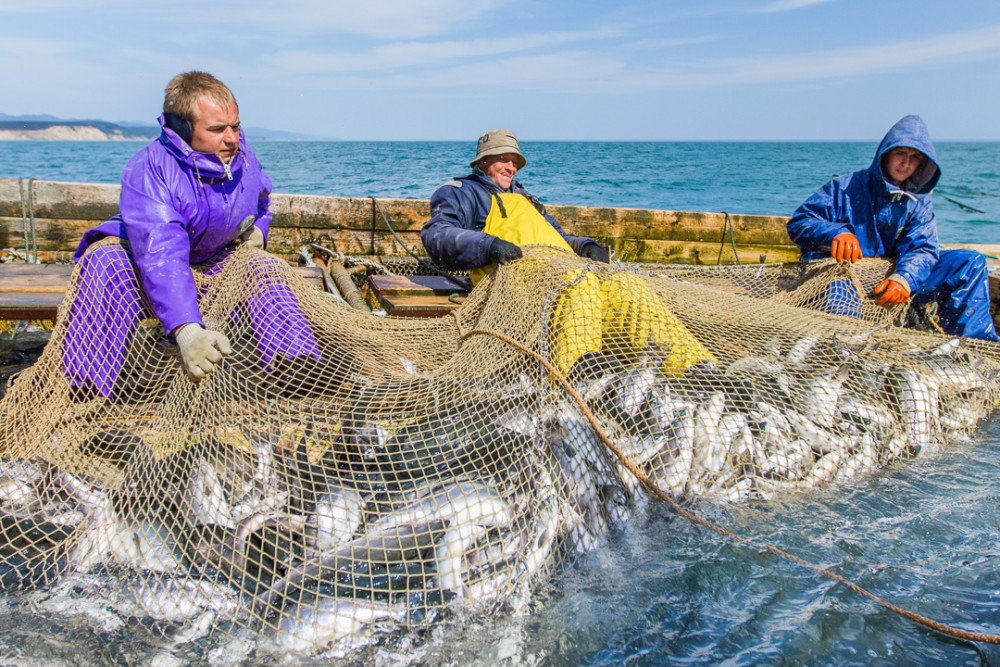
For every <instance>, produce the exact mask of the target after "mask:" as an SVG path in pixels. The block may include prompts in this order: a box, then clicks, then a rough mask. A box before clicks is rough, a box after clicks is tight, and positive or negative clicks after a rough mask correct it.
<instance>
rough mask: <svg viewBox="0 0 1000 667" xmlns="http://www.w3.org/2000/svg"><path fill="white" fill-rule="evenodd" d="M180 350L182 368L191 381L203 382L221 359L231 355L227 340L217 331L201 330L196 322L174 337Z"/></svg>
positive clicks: (181, 329)
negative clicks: (182, 361)
mask: <svg viewBox="0 0 1000 667" xmlns="http://www.w3.org/2000/svg"><path fill="white" fill-rule="evenodd" d="M175 338H176V339H177V347H179V348H180V350H181V358H182V359H183V360H184V368H185V369H186V370H187V373H188V375H189V376H190V377H191V379H192V380H195V381H198V380H203V379H204V378H205V377H206V376H207V375H208V374H209V373H211V372H212V371H213V370H215V365H216V364H217V363H219V362H220V361H222V357H225V356H228V355H230V354H232V352H233V348H232V347H230V345H229V339H228V338H226V337H225V336H223V335H222V334H221V333H219V332H218V331H209V330H207V329H204V328H202V326H201V325H200V324H198V323H197V322H189V323H188V324H185V325H184V326H182V327H181V328H180V330H179V331H178V332H177V335H176V336H175Z"/></svg>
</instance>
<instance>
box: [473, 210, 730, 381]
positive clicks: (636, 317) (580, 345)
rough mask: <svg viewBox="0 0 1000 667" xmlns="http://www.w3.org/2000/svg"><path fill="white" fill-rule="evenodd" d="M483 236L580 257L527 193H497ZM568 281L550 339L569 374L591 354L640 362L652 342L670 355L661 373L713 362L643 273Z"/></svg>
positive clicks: (555, 359) (583, 274)
mask: <svg viewBox="0 0 1000 667" xmlns="http://www.w3.org/2000/svg"><path fill="white" fill-rule="evenodd" d="M497 198H499V199H500V204H502V206H501V205H498V203H497V201H496V200H497ZM504 213H506V215H504ZM483 231H484V232H485V233H487V234H490V235H492V236H496V237H499V238H501V239H503V240H504V241H509V242H511V243H513V244H515V245H517V246H526V245H545V246H551V248H552V252H560V251H565V252H569V253H571V254H574V255H575V253H573V249H572V248H571V247H570V245H569V244H568V243H567V242H566V240H565V239H564V238H563V237H562V236H561V235H560V234H559V232H557V231H556V230H555V228H554V227H553V226H552V225H551V224H549V221H548V220H546V219H545V217H544V216H542V214H541V213H539V212H538V210H537V209H536V208H535V207H534V205H533V204H532V203H531V201H530V200H528V198H527V197H525V196H524V195H521V194H516V193H512V192H504V193H500V194H499V195H496V194H495V195H493V205H492V206H491V207H490V213H489V215H488V216H487V217H486V225H485V226H484V227H483ZM522 264H524V263H523V262H522ZM495 268H496V263H495V262H494V263H492V264H489V265H487V266H485V267H480V268H478V269H475V270H474V271H473V272H472V276H471V277H472V282H473V284H476V283H478V282H479V280H480V279H481V278H482V277H483V276H484V275H486V273H487V272H489V271H493V270H495ZM525 268H528V267H525ZM565 281H566V282H567V283H568V286H567V287H566V288H564V289H563V290H562V291H561V292H560V294H559V296H558V297H557V301H556V303H555V307H554V309H553V312H552V323H551V327H550V331H551V337H550V339H549V350H550V355H551V358H550V361H551V362H552V364H553V365H554V366H555V367H556V368H557V369H559V371H560V372H561V373H563V374H566V373H567V372H569V369H570V368H571V367H572V366H573V362H575V361H576V360H577V359H578V358H580V356H582V355H583V354H586V353H587V352H602V351H603V352H608V353H611V354H614V355H616V356H618V357H620V358H622V359H623V360H625V361H627V362H634V361H635V360H636V359H638V357H639V355H640V354H641V353H642V351H643V350H645V349H647V346H650V345H654V346H657V347H659V349H660V354H662V355H663V362H662V365H661V370H662V371H663V373H664V374H666V375H680V374H681V373H683V372H684V371H686V370H687V369H688V368H690V367H691V366H692V365H693V364H695V363H697V362H699V361H704V360H710V361H714V358H713V357H712V354H711V353H710V352H709V351H708V350H706V349H705V347H704V346H703V345H702V344H701V343H700V342H698V340H697V339H696V338H695V337H694V336H693V335H692V334H691V332H690V331H688V329H687V327H685V326H684V324H683V323H682V322H681V321H680V320H679V319H677V316H675V315H674V314H673V313H671V312H670V311H669V310H667V309H666V307H665V306H664V305H663V302H662V300H661V299H660V297H659V296H657V295H656V293H655V292H653V291H652V290H651V289H650V288H649V286H648V285H646V283H644V282H643V281H642V280H640V279H639V277H638V276H636V275H634V274H631V273H625V272H613V271H608V272H605V271H601V272H594V271H589V270H585V269H578V270H574V271H570V272H568V273H567V274H566V276H565Z"/></svg>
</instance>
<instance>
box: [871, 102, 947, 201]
mask: <svg viewBox="0 0 1000 667" xmlns="http://www.w3.org/2000/svg"><path fill="white" fill-rule="evenodd" d="M900 146H903V147H906V148H914V149H916V150H918V151H920V152H921V153H923V154H924V155H926V156H927V159H926V160H924V162H923V164H921V165H920V166H919V167H917V170H916V171H915V172H914V173H913V176H910V178H908V179H906V181H904V182H903V183H901V184H900V185H899V187H900V188H902V189H903V190H906V191H907V192H912V193H913V194H918V195H924V194H927V193H928V192H930V191H931V190H933V189H934V186H935V185H937V182H938V179H940V178H941V167H940V166H939V165H938V162H937V154H936V153H935V152H934V144H932V143H931V135H930V132H928V131H927V124H926V123H924V120H923V119H922V118H921V117H920V116H912V115H911V116H903V117H902V118H900V119H899V120H898V121H897V122H896V124H895V125H893V126H892V127H891V128H889V131H888V132H886V133H885V137H883V138H882V143H880V144H879V145H878V150H877V151H875V159H874V160H872V166H871V167H870V168H869V170H870V171H871V173H872V175H873V176H877V177H878V178H879V179H880V180H882V181H883V182H885V183H886V184H887V187H888V188H889V189H890V190H895V189H896V187H897V186H895V185H893V184H891V183H889V182H888V181H886V179H885V175H884V174H883V173H882V156H883V155H885V154H886V153H888V152H889V151H891V150H892V149H893V148H899V147H900Z"/></svg>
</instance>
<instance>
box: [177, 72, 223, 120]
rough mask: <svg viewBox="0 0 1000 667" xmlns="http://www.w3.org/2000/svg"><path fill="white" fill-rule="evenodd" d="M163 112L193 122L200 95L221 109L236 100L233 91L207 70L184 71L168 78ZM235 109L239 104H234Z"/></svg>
mask: <svg viewBox="0 0 1000 667" xmlns="http://www.w3.org/2000/svg"><path fill="white" fill-rule="evenodd" d="M164 93H165V94H164V97H163V112H164V113H174V114H177V115H178V116H180V117H181V118H184V119H186V120H187V121H189V122H191V123H193V122H194V121H195V116H196V115H197V109H198V99H199V98H201V97H202V96H204V97H206V98H208V99H209V100H211V101H212V102H215V103H216V104H218V105H219V106H220V107H222V108H223V109H227V108H229V105H230V104H232V103H235V102H236V98H235V97H234V96H233V91H231V90H229V87H228V86H226V84H224V83H222V82H221V81H219V80H218V79H216V78H215V77H214V76H212V75H211V74H209V73H207V72H197V71H192V72H184V73H182V74H178V75H177V76H175V77H174V78H172V79H171V80H170V82H169V83H168V84H167V87H166V89H165V90H164ZM236 108H237V110H238V109H239V105H238V104H237V105H236Z"/></svg>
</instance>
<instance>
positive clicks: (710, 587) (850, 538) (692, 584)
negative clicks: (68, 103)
mask: <svg viewBox="0 0 1000 667" xmlns="http://www.w3.org/2000/svg"><path fill="white" fill-rule="evenodd" d="M137 147H138V146H137V145H136V144H131V143H128V144H111V143H108V144H72V143H41V142H39V143H19V144H15V143H12V144H0V177H18V176H33V177H35V178H43V179H52V180H67V181H104V182H115V181H116V180H117V178H118V172H120V169H121V167H122V166H123V165H124V163H125V161H127V159H128V157H129V156H130V155H131V154H132V153H133V152H134V151H135V150H136V149H137ZM469 148H470V147H469V146H468V145H466V144H459V143H372V144H367V143H263V144H259V146H258V151H259V153H260V155H261V158H262V160H263V162H264V164H265V166H266V167H267V169H268V171H269V172H270V174H271V176H272V178H273V179H274V181H275V189H276V190H278V191H284V192H300V193H313V194H338V195H356V196H365V195H376V196H384V197H414V198H417V197H419V198H424V197H427V196H429V194H430V193H431V192H432V191H433V189H434V188H435V187H436V186H437V185H439V184H440V183H441V182H443V181H444V180H447V179H448V178H449V177H450V176H453V175H457V174H461V173H463V172H464V171H465V163H466V161H467V159H468V157H469ZM524 150H525V152H526V153H527V154H528V156H529V158H530V159H531V162H530V163H529V165H528V168H527V169H525V171H524V172H523V181H524V182H525V183H526V185H528V187H529V188H530V189H532V190H533V191H535V192H537V193H538V194H539V195H541V196H542V197H543V199H544V200H545V201H547V202H550V203H575V204H591V205H617V206H636V207H654V208H673V209H682V210H729V211H732V212H748V213H766V214H788V213H790V212H791V211H792V210H793V209H794V208H795V207H796V206H797V205H798V203H799V202H800V201H801V200H802V199H804V198H805V197H806V196H808V194H810V193H811V192H812V191H813V190H814V189H815V188H816V187H818V186H819V185H820V184H821V183H822V182H823V181H824V179H826V178H828V177H829V176H831V175H832V174H834V173H842V172H846V171H848V170H850V169H854V168H858V167H860V166H862V165H864V164H867V163H868V161H869V160H870V155H871V152H872V151H873V150H874V146H873V145H867V144H847V143H843V144H841V143H836V144H819V143H817V144H779V143H765V144H730V143H725V144H723V143H720V144H710V143H690V144H687V143H662V144H661V143H648V144H647V143H633V144H600V143H532V144H525V146H524ZM938 150H939V157H940V159H941V162H942V165H943V169H944V179H943V180H942V182H941V187H940V189H939V193H938V194H939V195H943V194H944V193H948V196H950V197H952V198H953V199H956V200H957V201H960V202H962V203H964V204H967V205H969V206H973V207H975V208H978V209H981V210H983V211H986V213H984V214H975V213H971V212H968V211H963V210H962V209H961V208H960V207H958V206H957V205H955V204H952V203H950V202H947V201H946V200H944V199H943V196H939V197H937V210H938V216H939V219H940V222H941V236H942V238H943V239H944V240H945V241H950V242H963V241H968V242H983V243H990V242H992V243H997V242H1000V234H998V233H997V230H998V229H1000V227H998V224H1000V223H998V221H1000V198H998V197H997V194H1000V175H998V173H997V168H998V166H997V165H1000V144H941V145H939V146H938ZM970 192H973V193H984V194H976V195H973V194H969V193H970ZM693 509H694V510H695V511H696V512H698V513H700V514H702V515H704V516H706V517H707V518H710V519H712V520H714V521H716V522H718V523H720V524H721V525H723V526H724V527H725V528H727V529H729V530H731V531H733V532H737V533H739V534H741V535H744V536H746V537H752V538H754V539H757V540H760V541H766V542H769V543H772V544H775V545H776V546H778V547H780V548H782V549H785V550H787V551H790V552H792V553H794V554H796V555H798V556H801V557H804V558H806V559H808V560H811V561H813V562H815V563H818V564H820V565H823V566H825V567H828V568H830V569H832V570H833V571H835V572H837V573H839V574H843V575H845V576H847V577H848V578H851V579H852V580H854V581H856V582H858V583H859V584H861V585H863V586H865V587H867V588H868V589H870V590H871V591H872V592H874V593H875V594H877V595H880V596H882V597H884V598H887V599H888V600H890V601H892V602H894V603H896V604H899V605H901V606H903V607H905V608H907V609H910V610H913V611H916V612H918V613H921V614H924V615H927V616H930V617H932V618H934V619H936V620H939V621H942V622H946V623H951V624H954V625H956V626H958V627H960V628H962V629H964V630H969V631H975V632H984V633H997V632H1000V420H998V419H997V418H996V417H994V418H993V419H992V420H990V421H989V422H987V423H985V424H984V425H983V426H982V427H981V429H980V430H979V432H978V434H977V436H976V438H975V439H973V440H970V441H967V442H962V443H958V444H957V445H955V446H953V447H951V448H949V449H947V450H946V451H944V452H942V453H940V454H935V455H929V456H928V457H927V458H924V459H920V460H915V461H904V462H899V463H896V464H894V465H892V466H890V467H888V468H886V469H884V470H882V471H880V472H878V473H877V474H872V475H868V476H866V477H863V478H861V479H858V480H855V481H854V482H853V483H851V485H850V486H844V485H840V486H834V487H830V488H826V489H820V490H816V491H812V492H804V493H801V494H797V495H794V496H791V497H788V498H786V499H783V500H781V501H773V502H756V503H751V504H749V505H747V506H743V507H729V508H718V507H713V506H710V505H695V506H694V508H693ZM5 622H6V625H5V629H4V633H2V635H3V636H2V637H0V662H2V663H3V664H145V663H147V662H148V659H149V657H150V650H151V649H150V646H151V645H152V644H154V643H155V642H151V640H150V639H149V638H148V636H146V635H145V628H143V627H142V626H141V625H140V624H137V623H135V622H130V623H129V624H127V625H126V626H125V627H124V628H120V629H115V630H110V631H109V630H101V629H99V628H94V627H93V626H81V624H80V623H79V621H71V620H66V619H65V618H62V617H58V616H34V615H30V614H19V615H16V616H14V617H13V618H8V619H6V620H5ZM238 648H240V647H235V648H230V647H225V646H222V647H220V646H219V645H218V644H217V643H213V641H212V639H211V638H209V639H208V640H204V641H201V642H198V643H197V645H196V646H193V647H191V648H190V651H189V652H187V651H186V652H184V653H181V654H179V655H178V658H179V659H180V660H181V661H183V662H187V661H190V662H191V663H193V664H202V663H206V662H207V663H210V664H254V665H255V664H283V663H282V661H281V660H280V659H279V658H277V657H275V656H268V655H262V654H260V653H256V652H254V651H253V650H252V649H248V650H247V652H246V654H245V655H244V656H243V657H240V656H239V655H238V652H236V649H238ZM220 655H226V656H228V658H229V659H230V660H231V662H227V661H225V660H221V659H219V658H218V656H220ZM213 656H215V659H213ZM378 658H379V664H384V665H392V664H400V663H405V662H408V661H409V660H413V661H415V662H417V663H419V664H427V665H442V666H444V665H465V664H477V665H495V664H505V665H512V666H513V665H545V666H553V667H556V666H563V665H601V666H603V665H609V666H610V665H621V664H628V665H662V664H678V665H717V664H726V665H760V664H763V665H912V664H919V665H996V664H1000V648H998V647H995V646H990V645H981V644H972V643H968V642H964V641H957V640H953V639H949V638H947V637H944V636H942V635H940V634H937V633H935V632H931V631H928V630H926V629H923V628H922V627H920V626H917V625H915V624H913V623H911V622H910V621H907V620H904V619H902V618H900V617H898V616H896V615H894V614H892V613H891V612H888V611H886V610H885V609H883V608H881V607H879V606H878V605H876V604H875V603H873V602H871V601H869V600H867V599H865V598H862V597H860V596H858V595H857V594H855V593H853V592H851V591H849V590H848V589H846V588H845V587H844V586H842V585H840V584H836V583H834V582H831V581H829V580H827V579H825V578H822V577H820V576H818V575H816V574H814V573H812V572H811V571H809V570H805V569H803V568H800V567H799V566H796V565H794V564H792V563H789V562H786V561H783V560H781V559H778V558H777V557H775V556H772V555H767V554H763V553H761V552H760V551H758V550H754V549H752V548H748V547H740V546H736V545H734V544H733V543H731V542H730V541H728V540H726V539H724V538H722V537H719V536H718V535H716V534H714V533H711V532H709V531H707V530H705V529H702V528H698V527H696V526H694V525H692V524H690V523H688V522H687V521H686V520H684V519H682V518H680V517H678V516H676V515H674V514H672V513H671V512H670V510H669V509H668V508H666V507H662V506H657V505H654V506H653V507H652V508H651V509H650V510H649V512H648V513H647V514H646V515H645V516H637V517H635V520H634V521H633V522H632V524H631V525H630V526H629V528H628V529H627V530H626V531H625V532H624V533H621V534H616V535H614V536H613V538H612V539H611V541H610V543H609V544H608V545H606V546H605V547H603V548H601V549H599V550H598V551H596V552H595V553H593V554H591V555H589V556H588V557H586V558H583V559H581V560H580V561H578V562H576V563H573V564H572V565H571V566H570V567H568V568H567V570H566V571H565V572H562V573H561V574H560V575H559V576H558V577H554V578H553V580H552V581H551V582H550V583H549V584H548V585H545V586H542V587H541V588H540V590H538V592H537V594H536V596H535V599H534V605H533V607H532V609H531V613H530V614H527V615H511V614H501V615H500V616H498V617H497V618H495V619H491V620H490V622H489V623H485V624H483V623H465V622H461V621H457V620H456V621H454V622H452V623H450V624H447V627H446V628H445V631H443V632H441V633H440V634H438V635H436V636H435V637H433V638H431V639H430V640H429V641H428V642H427V643H426V644H423V645H420V646H416V647H410V648H408V649H406V650H403V649H400V648H399V647H395V648H394V647H387V648H386V650H385V651H384V652H381V653H380V654H379V656H378ZM52 661H54V663H53V662H52ZM295 664H298V663H295ZM303 664H328V663H326V662H320V661H314V662H310V661H304V663H303Z"/></svg>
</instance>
